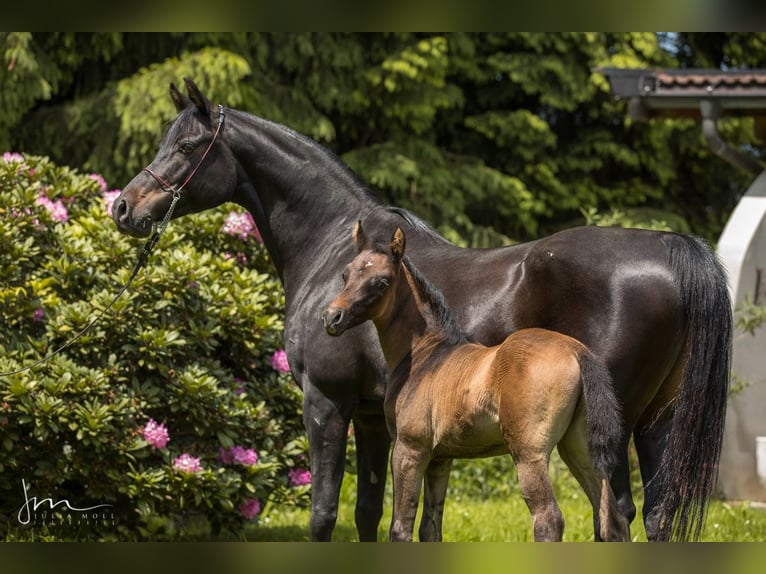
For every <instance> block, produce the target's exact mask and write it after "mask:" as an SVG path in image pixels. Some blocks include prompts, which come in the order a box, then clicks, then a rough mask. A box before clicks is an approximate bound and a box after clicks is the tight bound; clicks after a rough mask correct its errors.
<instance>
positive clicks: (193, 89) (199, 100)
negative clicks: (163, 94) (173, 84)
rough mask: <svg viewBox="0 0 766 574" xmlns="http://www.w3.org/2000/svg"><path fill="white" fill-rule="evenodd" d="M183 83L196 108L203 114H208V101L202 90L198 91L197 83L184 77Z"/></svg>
mask: <svg viewBox="0 0 766 574" xmlns="http://www.w3.org/2000/svg"><path fill="white" fill-rule="evenodd" d="M184 84H186V92H187V93H188V94H189V99H190V100H191V102H192V103H193V104H194V105H195V106H197V109H198V110H199V111H200V113H201V114H202V115H203V116H205V117H207V116H209V115H210V102H208V101H207V98H206V97H205V96H203V95H202V92H200V91H199V88H198V87H197V84H195V83H194V82H193V81H191V80H190V79H189V78H184Z"/></svg>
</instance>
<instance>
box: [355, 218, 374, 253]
mask: <svg viewBox="0 0 766 574" xmlns="http://www.w3.org/2000/svg"><path fill="white" fill-rule="evenodd" d="M351 237H353V238H354V245H356V250H357V251H358V252H359V253H361V252H362V251H364V250H365V249H367V248H368V247H369V246H370V240H369V239H368V238H367V234H366V233H365V232H364V229H362V220H361V219H360V220H359V221H357V222H356V225H354V230H353V231H352V232H351Z"/></svg>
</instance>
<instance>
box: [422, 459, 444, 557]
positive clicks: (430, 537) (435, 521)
mask: <svg viewBox="0 0 766 574" xmlns="http://www.w3.org/2000/svg"><path fill="white" fill-rule="evenodd" d="M450 468H452V459H451V458H448V459H442V460H432V461H431V464H429V465H428V468H427V469H426V475H425V489H424V493H423V517H422V518H421V519H420V530H419V532H418V534H419V537H420V541H421V542H441V541H442V517H443V516H444V499H445V498H446V496H447V484H448V482H449V472H450Z"/></svg>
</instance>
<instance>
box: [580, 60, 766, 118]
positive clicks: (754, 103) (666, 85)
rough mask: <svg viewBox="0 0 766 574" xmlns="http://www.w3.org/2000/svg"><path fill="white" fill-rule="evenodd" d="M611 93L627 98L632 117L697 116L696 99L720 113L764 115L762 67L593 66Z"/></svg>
mask: <svg viewBox="0 0 766 574" xmlns="http://www.w3.org/2000/svg"><path fill="white" fill-rule="evenodd" d="M595 71H597V72H601V73H603V74H604V75H605V76H606V77H607V78H608V79H609V84H610V86H611V88H612V93H614V95H615V96H617V97H619V98H623V99H626V100H628V102H629V105H628V109H629V112H630V114H631V117H634V119H648V118H651V117H657V116H660V117H693V118H699V117H700V110H699V106H700V102H701V101H708V102H714V103H715V105H716V106H717V107H718V109H719V110H720V115H721V116H766V69H753V70H708V69H693V68H688V69H631V68H596V70H595Z"/></svg>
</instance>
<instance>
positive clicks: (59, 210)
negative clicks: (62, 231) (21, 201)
mask: <svg viewBox="0 0 766 574" xmlns="http://www.w3.org/2000/svg"><path fill="white" fill-rule="evenodd" d="M35 204H37V205H42V206H43V207H44V208H45V209H46V210H47V211H48V213H50V214H51V219H53V220H54V221H60V222H61V223H66V222H67V221H68V220H69V212H68V211H67V208H66V206H65V205H64V204H63V202H62V201H61V200H60V199H57V200H56V201H53V200H51V199H50V198H49V197H48V196H47V195H45V192H42V191H41V192H40V196H39V197H38V198H37V199H36V200H35Z"/></svg>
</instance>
